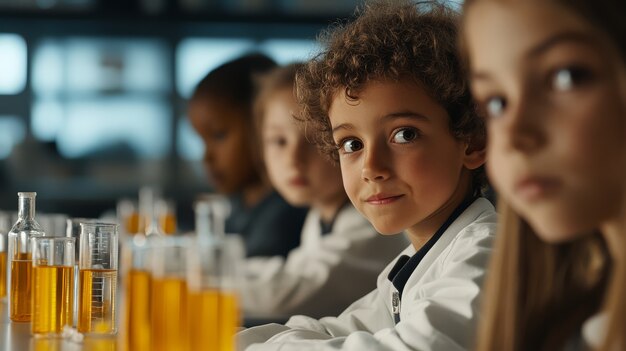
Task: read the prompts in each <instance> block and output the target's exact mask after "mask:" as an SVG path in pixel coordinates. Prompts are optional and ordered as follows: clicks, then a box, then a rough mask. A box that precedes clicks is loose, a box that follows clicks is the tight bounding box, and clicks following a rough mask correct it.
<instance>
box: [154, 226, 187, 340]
mask: <svg viewBox="0 0 626 351" xmlns="http://www.w3.org/2000/svg"><path fill="white" fill-rule="evenodd" d="M153 242H154V243H155V244H154V250H153V251H152V252H153V253H152V254H151V255H150V262H151V263H150V265H151V272H152V279H153V280H152V330H151V333H152V349H153V350H156V351H187V350H189V348H188V347H189V346H188V343H189V329H188V325H187V323H188V319H187V281H186V279H185V274H186V264H187V252H188V247H189V245H190V240H189V238H186V237H158V238H155V239H154V240H153Z"/></svg>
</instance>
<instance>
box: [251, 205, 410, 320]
mask: <svg viewBox="0 0 626 351" xmlns="http://www.w3.org/2000/svg"><path fill="white" fill-rule="evenodd" d="M407 243H408V240H407V239H406V237H404V235H402V234H398V235H393V236H383V235H381V234H379V233H377V232H376V230H375V229H374V228H373V227H372V225H371V224H370V223H369V222H368V221H367V220H366V219H365V218H364V217H363V216H362V215H361V214H360V213H359V212H358V211H357V210H356V209H355V208H354V207H353V206H352V205H351V204H347V205H346V206H344V207H343V208H342V209H341V210H340V211H339V213H338V214H337V216H336V218H335V221H334V223H333V226H332V231H331V232H330V233H328V234H326V235H322V228H321V224H320V215H319V212H318V211H315V210H311V211H309V213H308V214H307V218H306V220H305V223H304V226H303V228H302V234H301V244H300V246H299V247H298V248H296V249H294V250H292V251H291V252H290V253H289V255H288V256H287V258H286V259H284V258H282V257H270V258H267V257H266V258H250V259H248V260H246V273H247V278H246V284H245V288H244V289H242V301H243V309H244V313H245V315H246V317H259V318H279V317H289V316H292V315H294V314H305V315H309V316H313V317H317V318H319V317H323V316H332V315H337V314H339V313H340V312H341V311H343V310H344V309H345V308H346V307H348V306H349V305H350V303H352V302H354V301H355V300H357V299H358V298H360V297H362V296H363V295H365V294H367V293H368V292H370V291H372V289H374V288H375V287H376V277H377V276H378V273H379V272H380V271H381V270H382V269H384V268H385V266H386V265H387V263H388V262H389V260H391V259H393V258H394V257H395V256H396V255H397V254H398V253H399V252H401V251H402V250H403V249H404V248H405V247H406V245H407Z"/></svg>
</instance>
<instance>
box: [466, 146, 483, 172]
mask: <svg viewBox="0 0 626 351" xmlns="http://www.w3.org/2000/svg"><path fill="white" fill-rule="evenodd" d="M486 157H487V150H486V148H485V145H484V144H483V145H481V146H477V145H472V143H467V144H466V145H465V161H464V162H463V165H464V166H465V168H467V169H469V170H473V169H476V168H478V167H480V166H482V165H484V164H485V159H486Z"/></svg>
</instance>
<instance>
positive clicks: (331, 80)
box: [296, 0, 486, 194]
mask: <svg viewBox="0 0 626 351" xmlns="http://www.w3.org/2000/svg"><path fill="white" fill-rule="evenodd" d="M355 15H356V19H354V21H352V22H349V23H339V24H337V25H335V26H333V27H331V28H330V29H328V30H326V31H325V32H323V33H322V34H321V35H320V38H319V40H320V42H321V43H322V45H323V47H324V49H323V51H322V52H320V53H319V54H318V55H317V56H315V57H314V58H313V59H312V60H310V61H309V62H308V63H307V64H306V66H305V67H303V68H302V69H300V70H299V71H298V73H297V76H296V97H297V100H298V103H299V105H300V108H301V111H299V115H298V118H299V119H300V120H301V121H303V122H304V123H306V126H307V128H309V129H310V130H312V131H314V132H313V133H311V134H312V135H314V140H313V142H315V143H316V144H317V145H318V146H319V148H320V149H321V150H322V152H324V153H325V154H326V155H328V156H330V157H331V158H332V159H333V160H335V161H337V160H338V152H337V146H336V145H335V142H334V141H333V138H332V127H331V125H330V120H329V117H328V111H329V109H330V106H331V103H332V101H333V98H334V97H335V96H336V94H337V93H338V92H340V91H342V90H344V91H345V92H346V96H348V97H349V98H350V99H358V97H357V95H358V93H359V92H360V91H362V90H363V89H364V88H365V86H366V85H367V83H368V82H370V81H373V80H379V81H380V80H386V81H398V82H399V81H412V82H415V83H417V84H419V85H420V86H421V87H423V88H424V89H425V90H426V91H427V92H428V93H429V94H430V95H431V96H432V97H433V98H434V99H435V101H437V102H438V103H439V104H441V105H442V106H443V107H444V108H445V110H446V111H447V113H448V116H449V118H450V122H449V125H450V132H451V133H452V135H453V136H454V137H455V138H458V139H462V140H466V141H468V142H469V143H470V144H471V145H472V147H473V148H474V149H482V148H484V146H485V142H486V132H485V124H484V120H483V119H482V118H481V117H479V115H478V113H477V109H476V107H475V105H474V103H473V102H472V98H471V95H470V91H469V84H468V81H467V79H466V75H465V72H464V68H463V67H464V66H463V65H462V64H461V61H460V58H459V55H458V50H457V47H456V42H457V33H458V23H459V15H458V13H457V12H455V11H454V10H453V9H451V8H449V7H446V6H445V5H442V4H440V3H436V2H434V1H420V2H417V3H416V2H411V1H408V0H400V1H397V0H396V1H376V2H374V3H370V4H367V5H364V6H363V7H361V8H360V9H358V10H357V12H356V14H355ZM472 176H473V181H472V183H473V184H472V185H473V187H472V189H473V191H474V192H475V193H476V194H479V193H480V192H481V191H482V188H483V187H484V185H485V184H486V176H485V170H484V167H482V166H481V167H480V168H478V169H476V170H474V171H473V175H472Z"/></svg>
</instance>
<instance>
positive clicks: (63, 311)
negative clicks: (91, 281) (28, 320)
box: [31, 266, 74, 334]
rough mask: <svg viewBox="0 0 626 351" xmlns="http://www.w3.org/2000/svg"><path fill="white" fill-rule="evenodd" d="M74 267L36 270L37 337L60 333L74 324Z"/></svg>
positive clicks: (40, 267) (35, 327) (33, 320)
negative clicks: (38, 335)
mask: <svg viewBox="0 0 626 351" xmlns="http://www.w3.org/2000/svg"><path fill="white" fill-rule="evenodd" d="M73 280H74V267H67V266H37V267H33V315H32V325H31V326H32V332H33V334H60V333H61V332H62V331H63V327H64V326H65V325H69V326H71V325H72V324H73V323H74V321H73V317H74V310H73V307H74V296H73V295H74V282H73Z"/></svg>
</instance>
